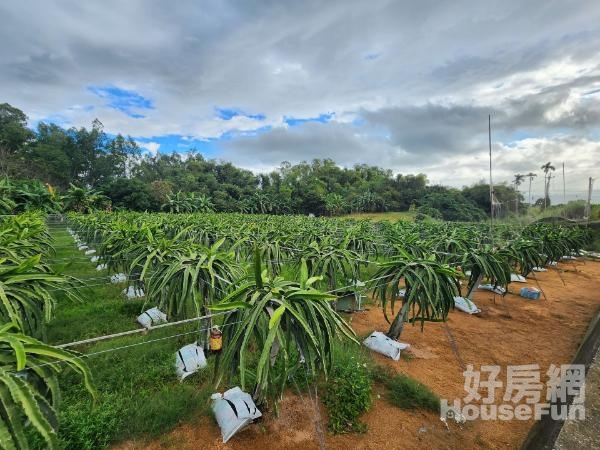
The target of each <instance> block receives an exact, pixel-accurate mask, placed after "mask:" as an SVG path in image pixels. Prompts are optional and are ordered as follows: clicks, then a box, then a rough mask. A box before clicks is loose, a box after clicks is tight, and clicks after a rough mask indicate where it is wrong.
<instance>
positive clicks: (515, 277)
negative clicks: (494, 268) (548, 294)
mask: <svg viewBox="0 0 600 450" xmlns="http://www.w3.org/2000/svg"><path fill="white" fill-rule="evenodd" d="M510 281H516V282H517V283H527V280H526V279H525V277H524V276H523V275H517V274H516V273H511V274H510Z"/></svg>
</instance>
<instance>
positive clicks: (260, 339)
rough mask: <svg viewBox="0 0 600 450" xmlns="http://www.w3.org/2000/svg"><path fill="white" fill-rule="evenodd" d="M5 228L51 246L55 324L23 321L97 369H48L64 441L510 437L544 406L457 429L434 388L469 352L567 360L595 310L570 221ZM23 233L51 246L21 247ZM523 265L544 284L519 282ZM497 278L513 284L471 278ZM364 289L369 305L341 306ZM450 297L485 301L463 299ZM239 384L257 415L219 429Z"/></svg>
mask: <svg viewBox="0 0 600 450" xmlns="http://www.w3.org/2000/svg"><path fill="white" fill-rule="evenodd" d="M2 225H3V227H4V232H3V233H0V237H2V236H3V239H5V241H6V242H7V244H6V245H7V247H6V249H5V252H6V254H7V255H9V257H10V258H12V259H14V260H15V261H22V259H21V258H22V256H20V255H19V254H18V252H17V250H13V249H18V248H21V249H26V250H25V251H26V253H25V254H26V255H29V254H30V253H31V252H34V251H39V252H41V253H42V254H43V258H44V259H43V260H44V264H46V265H45V266H39V270H40V271H42V272H43V273H44V274H48V276H49V278H48V280H49V281H48V283H50V282H51V283H50V284H49V285H48V286H49V287H50V290H49V291H48V295H49V298H51V303H48V302H46V303H45V304H44V305H45V306H40V307H39V310H40V311H44V312H45V314H46V317H48V319H49V320H46V321H45V322H44V323H43V324H41V323H40V322H39V320H37V319H36V320H35V321H34V320H32V319H31V318H30V317H29V316H28V315H26V316H24V318H23V319H21V320H22V321H23V322H24V323H25V324H31V326H35V328H32V333H35V335H36V336H37V335H39V336H40V338H41V339H43V340H44V342H46V343H47V344H49V345H51V346H57V345H58V346H61V345H65V344H67V347H66V349H67V350H69V351H71V352H76V353H75V355H77V354H79V353H77V352H81V354H82V357H81V358H77V359H76V361H81V363H82V364H85V366H82V368H81V370H87V371H89V373H91V374H92V377H93V383H87V381H86V384H82V379H81V377H80V376H79V375H80V374H78V373H77V371H72V370H66V371H63V372H62V373H57V378H56V380H55V381H53V383H57V384H58V385H60V387H61V391H62V392H61V396H62V402H61V403H60V407H59V408H58V409H57V411H58V421H59V423H60V429H59V432H58V435H57V439H58V443H59V445H60V447H62V448H107V447H114V448H147V447H150V448H164V447H171V448H243V447H250V448H256V447H258V446H261V447H264V446H270V447H273V439H274V438H275V439H276V440H277V442H279V443H281V446H280V447H279V446H278V448H300V447H307V448H313V447H314V448H316V447H319V446H323V445H326V446H327V447H328V448H348V447H351V448H380V447H381V446H385V447H387V448H402V447H416V446H419V445H421V444H422V442H428V445H431V446H433V448H450V447H455V446H459V445H460V446H463V447H466V448H507V447H508V448H517V447H518V446H519V445H520V443H521V442H522V441H523V439H524V438H525V436H526V434H527V431H528V429H529V428H530V427H531V424H532V421H525V422H521V421H511V422H503V421H473V422H467V423H465V424H463V425H458V424H454V423H450V424H449V429H447V428H446V427H445V425H444V424H443V423H442V422H441V421H440V420H439V412H438V410H439V400H440V399H444V398H445V399H449V400H450V401H452V400H453V399H460V398H463V397H464V395H465V394H464V390H463V383H464V378H463V374H462V372H463V370H464V368H465V367H466V365H467V364H472V365H473V366H476V367H479V366H481V365H489V364H493V365H500V366H501V367H506V366H507V365H515V364H539V365H540V367H541V368H542V370H545V369H546V368H547V367H548V366H549V365H550V364H552V363H553V364H561V363H567V362H568V361H570V359H571V357H572V356H573V354H574V352H575V350H576V348H577V346H578V345H579V343H580V340H581V337H582V336H583V334H584V332H585V330H586V327H587V325H588V323H589V321H590V319H591V317H592V316H593V315H594V313H595V312H596V311H597V310H598V309H599V308H600V304H599V300H598V299H597V297H594V296H593V293H594V292H596V291H597V289H598V288H599V287H600V282H599V281H598V280H599V275H600V263H597V262H592V261H586V260H584V259H583V258H582V257H577V258H574V257H573V256H572V254H575V253H572V252H576V251H577V250H578V249H580V248H582V246H584V245H585V244H586V243H587V242H589V239H590V237H589V235H588V232H587V230H586V229H582V228H578V227H561V226H554V225H548V224H537V225H531V226H527V227H520V226H517V225H509V224H498V225H497V226H496V227H495V228H494V230H493V231H494V233H493V235H492V236H490V235H489V228H488V224H470V223H464V224H457V223H447V222H446V223H445V222H409V221H398V222H396V223H392V222H388V221H381V222H376V221H370V220H348V219H330V218H307V217H301V216H264V215H244V214H144V213H142V214H140V213H124V212H120V213H94V214H71V215H69V216H68V219H67V220H66V221H64V220H59V221H51V222H49V223H48V224H47V225H44V224H43V221H42V220H41V218H40V216H36V215H25V216H22V217H18V216H17V217H16V218H14V219H12V218H11V219H6V220H5V221H4V223H3V224H2ZM33 225H35V227H34V226H33ZM45 227H46V229H44V228H45ZM19 229H21V230H27V233H28V234H27V238H28V239H29V240H30V241H31V242H32V243H35V242H36V241H37V240H39V241H40V242H41V244H39V245H37V246H35V247H34V246H32V249H31V250H30V249H29V247H28V246H29V245H30V244H27V245H28V246H25V247H23V243H24V242H25V241H24V237H23V232H22V231H19ZM11 233H12V234H14V235H15V236H17V237H18V239H20V240H10V239H9V240H6V239H7V236H8V237H9V238H10V236H11ZM11 239H12V238H11ZM21 251H23V250H21ZM564 255H567V256H564ZM23 257H25V256H23ZM551 261H560V262H559V263H558V264H555V263H552V264H549V263H550V262H551ZM19 264H21V266H22V267H25V266H23V264H24V263H19ZM546 265H548V267H549V268H548V271H547V272H534V271H533V268H534V267H543V266H546ZM21 266H19V267H21ZM27 267H28V266H27ZM36 267H37V266H36ZM11 270H14V269H11ZM8 273H10V272H8ZM516 273H518V274H521V275H522V276H527V277H528V279H527V286H529V287H532V288H534V287H539V288H541V289H542V291H543V293H544V295H543V296H542V298H541V299H540V300H537V301H532V300H525V299H524V298H522V297H520V296H518V295H517V294H518V289H519V288H520V287H522V285H521V284H519V283H511V279H512V278H513V277H515V276H516V275H515V274H516ZM50 275H51V276H50ZM30 276H36V277H37V276H38V275H35V274H33V273H32V274H31V275H30ZM45 276H46V275H45ZM115 277H116V278H119V279H113V278H115ZM358 280H362V281H360V282H359V281H358ZM486 281H488V282H490V283H491V284H492V285H493V286H497V287H498V288H499V287H501V286H506V287H507V288H508V293H507V294H506V295H504V296H501V295H494V294H492V293H491V292H489V291H484V290H478V289H477V286H478V285H479V284H480V283H483V282H486ZM59 282H60V283H62V285H60V284H58V283H59ZM563 282H564V283H563ZM52 283H53V284H52ZM140 290H141V291H140ZM127 291H130V292H131V291H135V292H138V293H140V292H141V294H140V298H131V299H129V298H127V299H126V298H125V296H124V295H123V293H124V292H127ZM15 292H16V291H15ZM356 295H359V296H361V298H362V303H361V304H362V306H363V307H364V308H365V310H364V311H356V312H353V313H348V312H346V309H347V307H346V306H344V307H342V306H341V305H344V304H345V303H343V301H348V300H349V299H352V300H351V303H350V304H351V305H354V307H356V306H357V305H358V304H357V303H352V302H353V301H354V300H355V299H356V298H357V297H356ZM457 295H460V296H462V297H463V298H464V299H466V300H465V302H467V304H470V305H472V306H474V305H473V303H470V302H474V304H475V305H477V306H478V307H479V308H480V309H481V312H480V313H479V314H477V315H468V314H465V313H463V312H460V311H458V310H457V309H454V302H455V300H454V299H455V297H456V296H457ZM15 298H20V297H18V296H17V297H15ZM44 298H46V297H44ZM338 302H339V303H338ZM50 307H51V308H50ZM151 307H154V308H158V309H160V311H164V312H165V313H166V317H167V318H168V323H166V324H162V325H160V326H158V327H157V328H155V326H156V325H159V324H160V322H156V323H155V322H151V326H148V329H144V328H141V327H140V325H139V324H138V323H136V317H137V316H138V315H139V314H140V313H142V312H143V311H146V310H148V309H149V308H151ZM336 308H341V309H342V310H339V311H338V310H336ZM33 311H34V312H35V314H36V317H38V316H37V314H38V312H37V309H34V310H33ZM147 316H148V317H150V315H147ZM201 316H202V317H203V318H201V319H198V317H201ZM386 316H387V319H386ZM40 317H41V316H40ZM142 317H144V316H142ZM17 320H18V319H17ZM152 320H154V319H152ZM178 321H182V323H179V322H178ZM214 325H218V326H220V328H221V330H222V345H223V350H222V351H221V352H220V353H218V356H215V355H213V354H211V353H206V356H207V366H206V367H203V368H200V370H196V369H195V368H193V369H191V371H189V372H184V373H185V375H186V377H187V378H186V379H185V381H182V382H180V381H179V379H178V378H177V375H176V373H175V367H174V360H175V355H176V354H177V352H178V350H179V349H180V348H182V346H185V345H188V344H191V343H195V344H197V345H198V346H199V347H198V348H199V349H202V348H204V349H205V350H206V351H207V352H208V342H209V341H208V331H209V329H210V327H212V326H214ZM375 330H377V331H382V332H384V333H386V334H387V335H388V336H389V337H390V338H392V339H397V340H400V341H402V342H408V343H409V344H410V345H411V348H410V349H409V350H408V351H403V352H402V358H401V359H400V360H399V361H392V360H391V359H387V358H385V357H383V356H380V355H378V354H376V353H372V352H369V351H368V350H366V349H365V348H364V347H363V346H360V345H359V343H360V342H361V341H362V340H363V339H364V338H365V337H366V336H368V335H369V334H370V333H371V332H372V331H375ZM123 332H127V333H128V335H126V336H123V335H117V336H114V335H113V334H114V333H123ZM106 335H110V336H106ZM89 339H91V340H92V341H90V342H88V341H86V342H80V343H77V342H76V341H81V340H89ZM211 342H212V333H211ZM211 348H212V347H211ZM70 355H72V353H66V354H65V356H64V357H67V356H69V357H70ZM181 358H183V357H181ZM35 368H36V367H35V366H32V370H35ZM183 370H185V371H187V370H188V369H187V366H186V365H185V364H184V369H183ZM81 373H83V374H84V375H85V374H86V373H87V372H81ZM85 379H86V380H88V379H87V378H85ZM92 384H93V387H91V385H92ZM233 386H241V387H242V389H243V390H245V391H247V392H250V393H252V397H253V398H254V399H255V401H256V403H257V404H258V405H259V406H260V408H261V410H262V412H263V418H262V419H261V420H259V421H258V422H257V423H256V424H254V425H251V426H249V427H248V428H247V429H245V430H243V431H241V432H240V433H238V434H237V435H235V436H234V437H233V438H232V439H231V440H230V441H229V442H228V443H227V444H226V445H223V444H222V438H221V435H220V431H219V428H218V426H217V425H216V423H215V421H214V419H213V415H212V412H211V403H210V400H209V398H210V395H211V394H212V393H213V392H223V391H224V390H225V389H228V388H230V387H233ZM90 393H91V394H92V395H93V397H94V398H92V397H91V396H90ZM345 404H348V405H349V406H350V408H346V407H345ZM32 431H33V430H27V432H28V433H29V434H28V435H29V438H28V439H31V441H32V443H33V447H34V448H45V445H44V442H43V441H42V440H41V439H40V437H39V436H37V435H35V433H34V434H31V432H32ZM16 432H18V430H16V431H15V433H16ZM50 438H51V436H50ZM396 440H397V441H398V442H397V445H396Z"/></svg>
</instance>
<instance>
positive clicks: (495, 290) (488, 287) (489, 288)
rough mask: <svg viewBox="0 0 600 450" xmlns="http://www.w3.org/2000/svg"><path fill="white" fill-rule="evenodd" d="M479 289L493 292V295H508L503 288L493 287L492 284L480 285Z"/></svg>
mask: <svg viewBox="0 0 600 450" xmlns="http://www.w3.org/2000/svg"><path fill="white" fill-rule="evenodd" d="M477 288H478V289H483V290H484V291H492V292H493V293H495V294H498V295H504V294H506V289H504V288H503V287H502V286H493V285H492V284H490V283H487V284H480V285H479V286H477Z"/></svg>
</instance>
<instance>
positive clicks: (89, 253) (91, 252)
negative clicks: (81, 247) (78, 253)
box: [85, 248, 96, 256]
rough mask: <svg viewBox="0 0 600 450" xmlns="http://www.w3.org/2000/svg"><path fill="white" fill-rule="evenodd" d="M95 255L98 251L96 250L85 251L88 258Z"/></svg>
mask: <svg viewBox="0 0 600 450" xmlns="http://www.w3.org/2000/svg"><path fill="white" fill-rule="evenodd" d="M94 253H96V250H94V249H93V248H92V249H90V250H86V251H85V255H86V256H89V255H93V254H94Z"/></svg>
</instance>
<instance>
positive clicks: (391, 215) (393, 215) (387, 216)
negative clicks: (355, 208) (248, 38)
mask: <svg viewBox="0 0 600 450" xmlns="http://www.w3.org/2000/svg"><path fill="white" fill-rule="evenodd" d="M342 217H345V218H347V219H359V220H364V219H368V220H372V221H374V222H382V221H384V220H387V221H388V222H397V221H399V220H408V221H411V222H412V221H413V220H414V219H415V215H414V213H412V212H409V211H389V212H383V213H352V214H346V215H344V216H342Z"/></svg>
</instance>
